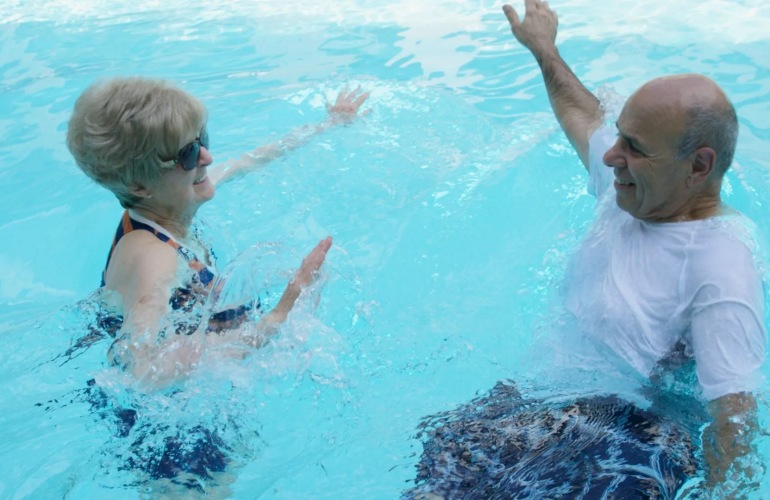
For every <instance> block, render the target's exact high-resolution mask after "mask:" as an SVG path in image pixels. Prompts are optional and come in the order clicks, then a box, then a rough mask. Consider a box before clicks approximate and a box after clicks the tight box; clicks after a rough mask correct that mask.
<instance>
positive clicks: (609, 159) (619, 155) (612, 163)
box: [602, 139, 627, 168]
mask: <svg viewBox="0 0 770 500" xmlns="http://www.w3.org/2000/svg"><path fill="white" fill-rule="evenodd" d="M602 161H603V162H604V164H605V165H607V166H608V167H610V168H615V167H620V168H622V167H625V166H627V165H626V158H625V156H623V151H622V150H621V147H620V139H618V140H616V141H615V144H613V145H612V147H611V148H610V149H608V150H607V152H606V153H604V157H603V158H602Z"/></svg>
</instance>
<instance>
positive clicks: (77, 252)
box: [0, 0, 770, 499]
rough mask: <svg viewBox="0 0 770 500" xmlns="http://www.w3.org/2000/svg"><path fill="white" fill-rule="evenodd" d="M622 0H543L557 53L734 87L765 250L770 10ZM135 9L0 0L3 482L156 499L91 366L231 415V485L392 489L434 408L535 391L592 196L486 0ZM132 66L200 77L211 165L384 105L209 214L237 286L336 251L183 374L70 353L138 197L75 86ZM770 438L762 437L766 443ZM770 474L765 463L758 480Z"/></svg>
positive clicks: (740, 187) (602, 75)
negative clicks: (104, 184)
mask: <svg viewBox="0 0 770 500" xmlns="http://www.w3.org/2000/svg"><path fill="white" fill-rule="evenodd" d="M602 3H603V2H591V1H588V0H564V1H554V2H551V4H552V6H553V7H554V8H555V9H556V10H557V12H558V13H559V19H560V26H561V28H560V33H559V43H560V48H561V52H562V55H563V56H564V57H565V59H566V60H567V61H568V62H569V63H570V64H571V66H572V68H573V70H574V71H575V73H576V74H577V75H578V76H579V77H580V78H581V79H582V80H583V81H584V82H585V83H586V84H587V86H588V87H589V88H591V89H593V90H597V91H599V92H600V93H601V95H602V96H603V97H604V98H605V99H606V101H607V102H608V103H609V106H610V107H611V108H614V109H617V108H618V107H619V105H620V104H621V103H622V100H623V98H624V96H627V95H629V94H630V92H632V91H633V90H634V89H635V88H637V87H638V86H639V85H640V84H641V83H643V82H644V81H646V80H648V79H650V78H654V77H656V76H661V75H664V74H670V73H682V72H700V73H704V74H707V75H709V76H711V77H712V78H714V79H715V80H716V81H717V82H718V83H719V84H720V85H722V86H723V87H724V88H725V90H726V91H727V93H728V95H729V96H730V98H731V99H732V101H733V102H734V104H735V106H736V108H737V111H738V115H739V119H740V125H741V129H740V139H739V144H738V151H737V154H736V161H735V163H734V166H733V169H732V170H731V172H730V173H729V174H728V179H727V183H726V185H725V189H724V197H725V199H726V200H727V202H728V203H730V204H731V205H733V206H735V207H736V208H738V209H739V210H741V211H743V212H744V213H746V214H747V215H748V216H749V217H751V218H752V219H753V220H754V221H756V222H757V224H758V225H759V227H760V229H761V231H762V234H761V237H762V239H763V242H764V243H765V245H766V246H768V245H770V240H769V239H768V237H769V236H770V233H769V232H768V230H767V228H768V227H770V215H768V212H767V209H766V206H765V203H766V200H765V197H766V193H767V192H768V188H770V159H768V155H767V152H768V151H770V125H768V122H767V116H770V113H769V112H770V98H768V96H770V60H768V59H767V56H766V55H767V49H768V43H770V32H768V31H767V29H766V27H767V26H768V25H769V24H768V23H770V8H769V7H767V6H766V5H765V4H764V3H763V1H761V0H742V1H737V0H736V1H727V0H705V1H698V2H696V1H694V0H671V1H669V2H661V3H659V4H657V5H654V6H651V5H647V4H645V3H640V2H635V1H631V0H618V1H616V2H613V3H612V5H611V6H609V5H601V4H602ZM135 4H136V2H128V1H114V2H103V1H102V2H100V1H97V0H90V1H77V2H76V1H71V2H70V1H64V0H54V1H46V2H42V1H36V0H35V1H24V2H21V1H20V0H18V1H13V0H12V1H11V2H5V5H4V6H5V8H4V12H5V13H4V15H3V16H2V19H0V42H1V43H0V90H1V91H0V137H1V138H2V141H0V152H1V153H2V157H3V158H4V162H3V164H2V166H1V167H0V182H2V185H3V186H4V187H5V190H4V196H3V197H2V201H0V335H2V338H3V347H2V349H0V384H2V390H0V408H2V412H0V429H2V430H0V433H2V439H1V440H0V465H2V469H3V470H4V474H3V477H2V479H0V497H2V498H26V497H29V498H59V497H69V498H98V497H102V496H106V495H109V496H110V497H112V498H116V499H117V498H137V497H139V496H141V495H142V494H145V493H147V494H151V492H148V491H147V490H146V489H144V488H146V486H143V485H141V484H140V485H136V484H135V483H136V478H135V477H134V476H132V474H131V472H127V471H125V470H122V469H121V467H120V465H121V463H122V462H121V459H120V458H119V457H125V456H127V455H128V454H130V453H131V450H130V449H129V444H128V443H127V442H126V440H121V439H117V438H116V437H115V433H114V429H113V428H111V427H110V426H111V424H110V423H109V422H107V421H105V420H104V419H102V418H100V417H99V415H98V412H95V411H94V409H93V408H92V407H91V405H90V403H89V402H88V401H87V399H84V397H83V390H84V388H86V387H87V382H88V381H89V380H91V379H94V380H96V383H97V384H98V386H99V387H101V388H102V389H103V390H104V391H105V392H106V393H107V394H108V395H109V396H110V398H112V400H114V401H117V402H118V403H120V404H128V405H133V406H136V407H139V408H141V409H142V414H141V416H140V418H141V419H142V421H143V422H167V423H168V425H171V426H175V427H178V428H179V429H189V428H191V427H193V426H194V425H195V423H196V422H199V421H203V422H207V423H209V424H211V425H213V426H217V427H218V428H219V429H220V431H221V432H222V433H223V434H224V435H226V436H227V437H228V439H229V442H231V443H233V444H234V445H237V446H238V447H240V448H239V451H238V452H237V454H238V455H239V456H241V457H243V463H241V464H240V465H239V466H238V467H236V468H234V477H233V478H232V481H231V484H230V490H231V492H232V495H233V496H234V497H236V498H257V497H259V498H334V499H337V498H358V497H365V498H372V499H375V498H382V499H390V498H397V497H398V496H399V494H400V492H402V491H404V490H405V489H406V488H408V487H409V486H410V485H411V483H410V481H411V480H412V479H413V478H414V477H415V464H416V463H417V460H418V458H419V454H420V452H421V444H420V442H419V441H418V440H416V439H415V434H416V427H417V425H418V423H419V422H420V419H421V418H423V417H425V416H426V415H429V414H432V413H435V412H437V411H441V410H446V409H449V408H453V407H455V406H456V405H458V404H461V403H464V402H467V401H469V400H471V399H472V398H473V397H474V396H476V395H478V394H481V393H484V392H485V391H487V390H489V389H490V388H491V387H492V386H494V384H495V382H496V381H498V380H500V379H505V378H514V379H519V380H530V381H531V382H530V383H531V384H532V385H533V386H536V385H537V381H536V380H535V381H532V379H533V378H535V377H534V374H535V373H538V374H540V373H541V372H540V371H539V370H540V369H542V363H541V361H542V360H546V359H547V358H548V357H549V356H550V354H551V353H549V352H548V350H549V349H550V348H551V347H546V346H552V344H551V343H549V342H548V340H547V338H548V334H549V330H550V327H549V325H550V318H551V315H552V311H553V304H554V302H555V301H557V300H558V284H559V282H560V278H561V275H562V272H563V270H564V267H565V264H566V262H567V259H568V257H569V255H570V252H571V250H572V249H573V248H574V246H575V244H576V243H577V241H579V238H580V235H581V234H583V231H584V230H585V228H586V225H587V224H588V222H589V221H590V217H591V213H592V212H591V209H592V206H593V199H592V198H591V197H589V196H588V195H587V194H586V191H585V176H584V173H583V170H582V167H581V166H580V164H579V161H578V159H577V157H576V155H575V154H574V152H573V151H572V150H571V149H570V147H569V144H568V143H567V141H566V139H565V137H564V136H563V134H562V133H561V131H560V129H559V128H558V124H557V122H556V120H555V119H554V117H553V115H552V114H551V111H550V107H549V104H548V100H547V97H546V95H545V92H544V88H543V84H542V81H541V78H540V74H539V71H538V69H537V67H536V65H535V63H534V61H533V59H532V57H531V55H529V54H528V53H527V52H526V51H525V50H524V49H523V48H521V47H520V46H519V45H518V44H517V43H516V42H515V40H514V39H513V37H512V36H511V34H510V31H509V28H508V26H507V23H506V22H505V18H504V16H503V14H502V12H501V10H500V5H499V4H498V3H495V2H490V1H484V0H477V1H470V0H467V1H460V0H450V1H445V2H441V3H436V2H428V1H424V0H419V1H407V0H398V1H397V0H393V1H390V0H381V1H377V2H373V1H367V0H342V1H336V2H329V1H327V2H321V1H315V2H313V1H311V2H304V3H303V4H302V5H299V6H298V5H296V4H287V3H285V2H278V1H273V0H265V1H251V2H245V1H244V2H237V3H236V4H232V3H230V2H224V1H221V0H219V1H216V0H215V1H212V2H206V4H205V5H202V6H196V7H195V8H192V7H190V5H189V4H188V3H185V2H181V1H179V0H170V1H168V2H143V3H142V6H141V8H138V7H137V6H136V5H135ZM514 6H515V7H517V8H521V7H522V6H523V2H522V4H521V5H519V4H516V3H514ZM685 13H686V15H684V14H685ZM114 75H145V76H152V77H159V78H165V79H169V80H172V81H175V82H178V83H179V84H180V85H181V86H182V87H183V88H185V89H186V90H188V91H189V92H191V93H192V94H194V95H196V96H198V97H199V98H200V99H201V100H202V101H203V102H204V103H205V104H206V106H207V107H208V110H209V116H210V119H209V130H210V135H211V140H212V153H213V155H214V157H215V160H225V159H228V158H234V157H237V156H238V155H239V154H240V153H242V152H244V151H246V150H250V149H252V148H254V147H256V146H258V145H261V144H266V143H268V142H271V141H274V140H278V139H280V138H281V137H282V136H283V135H284V134H285V133H288V132H289V131H290V130H292V129H293V128H294V127H298V126H301V125H303V124H308V123H315V122H318V121H321V120H322V119H323V118H324V116H325V101H326V99H332V98H333V97H334V96H335V94H336V92H338V91H339V90H341V89H342V88H344V87H345V86H349V87H356V86H360V87H361V88H362V89H365V90H368V91H370V92H371V97H370V99H369V100H368V101H367V104H366V107H367V108H368V109H370V110H371V112H370V113H369V114H368V115H367V116H366V117H365V118H364V119H362V120H359V121H357V122H356V123H354V124H352V125H349V126H344V127H339V128H337V129H333V130H330V131H328V132H326V133H324V134H323V135H322V136H319V137H317V138H315V139H314V140H312V141H311V142H310V143H308V144H307V145H306V146H304V147H302V148H300V149H298V150H297V151H295V152H293V153H291V154H290V155H288V156H287V157H285V158H283V159H281V160H279V161H276V162H275V163H273V164H271V165H268V166H267V167H266V168H264V169H263V170H261V171H259V172H254V173H252V174H250V175H249V176H247V177H244V178H242V179H239V180H237V181H234V182H233V183H230V184H228V185H225V186H223V187H222V188H221V189H220V190H219V191H218V193H217V196H216V198H215V199H214V200H213V201H212V202H211V203H209V204H207V205H205V206H204V207H203V208H202V209H201V211H200V212H199V215H200V216H201V221H202V223H203V224H204V225H205V226H206V228H207V232H208V235H209V236H210V238H211V239H212V241H213V242H214V249H215V251H216V252H217V255H218V256H219V263H220V268H221V269H222V270H223V272H224V273H225V274H227V275H228V276H232V277H233V279H232V287H233V289H232V293H233V294H234V296H236V295H238V294H241V295H243V294H246V295H249V294H250V295H252V296H253V295H254V294H262V295H263V296H265V294H267V295H268V296H269V295H270V293H271V292H273V291H275V290H280V287H281V284H282V283H284V282H285V280H286V279H287V276H289V275H290V273H291V270H292V269H293V268H295V267H296V266H297V265H298V264H299V262H300V260H301V258H302V256H303V255H304V254H305V252H307V251H308V250H309V249H310V248H312V246H313V245H314V244H315V243H316V242H317V241H318V240H319V239H320V238H322V237H324V236H325V235H327V234H330V235H332V236H333V237H334V247H333V248H332V250H331V251H330V253H329V256H328V259H327V262H326V264H325V267H324V272H323V276H322V279H321V281H320V282H319V283H318V284H317V286H316V287H315V288H314V289H312V290H310V291H309V293H308V294H306V295H305V296H303V297H302V299H301V300H300V302H299V303H298V306H297V308H296V310H295V311H294V313H293V314H292V316H291V318H290V320H289V321H288V324H287V325H286V326H285V328H284V329H283V331H282V333H281V335H280V336H279V337H278V338H277V339H276V341H275V342H274V343H272V345H270V346H269V347H267V348H265V349H262V350H260V351H259V352H256V353H255V354H254V356H252V357H251V358H250V359H249V360H246V361H245V362H243V363H234V362H217V363H215V362H212V363H210V364H209V365H206V366H205V367H204V368H203V369H201V370H200V372H199V373H197V374H196V375H195V376H193V377H192V378H191V379H190V380H189V381H188V382H186V383H185V384H184V386H183V387H182V388H181V390H180V391H179V392H178V393H176V394H168V393H159V394H149V395H143V396H137V395H136V394H133V393H131V391H128V390H127V389H126V387H127V382H126V381H125V380H124V379H123V378H122V376H121V375H120V374H118V373H116V372H114V371H113V370H111V369H110V368H108V367H107V366H106V363H105V353H106V349H107V347H108V345H107V343H106V342H97V343H96V344H94V345H93V346H91V347H90V348H89V349H87V350H85V351H79V352H78V353H77V356H76V357H73V358H72V359H68V358H67V357H66V356H62V354H63V353H64V352H66V351H67V349H68V348H69V347H70V346H71V345H72V343H73V342H74V341H75V340H77V339H78V338H80V337H81V336H82V335H83V334H84V333H85V332H86V331H87V326H86V325H87V323H88V320H89V318H90V314H91V313H90V312H89V311H88V310H87V308H86V305H87V304H88V301H87V299H88V298H89V297H90V296H91V294H92V293H93V292H94V290H95V289H96V287H97V286H98V284H99V279H100V273H101V271H102V269H103V266H104V261H105V259H106V253H107V251H108V246H109V242H110V241H111V239H112V236H113V234H114V230H115V227H116V225H117V222H118V220H119V217H120V214H121V208H120V206H119V205H118V203H117V202H116V200H115V199H114V197H112V195H111V194H109V193H108V192H107V191H105V190H104V189H102V188H100V187H99V186H96V185H94V184H93V183H92V182H90V181H89V180H88V179H87V178H86V177H85V176H84V175H83V174H82V173H81V172H80V171H79V170H78V169H77V168H76V166H75V165H74V162H73V160H72V159H71V157H70V155H69V152H68V151H67V149H66V146H65V133H66V124H67V120H68V118H69V115H70V112H71V110H72V106H73V104H74V101H75V99H76V98H77V96H78V95H79V94H80V92H81V91H82V90H83V89H84V88H85V87H86V86H87V85H89V84H90V83H91V82H92V81H94V80H96V79H99V78H104V77H109V76H114ZM543 362H544V361H543ZM765 371H766V372H767V369H766V370H765ZM593 377H594V378H598V379H600V380H603V379H605V378H606V377H607V374H606V373H603V372H598V373H594V374H593ZM607 383H608V384H609V381H607ZM569 386H570V383H569V381H566V380H565V381H564V387H569ZM759 396H760V405H761V415H760V417H761V422H760V423H761V424H762V425H763V427H764V428H767V424H768V422H767V421H768V403H767V400H766V395H765V394H764V392H762V393H761V394H760V395H759ZM118 403H116V404H118ZM757 446H758V448H759V457H760V458H759V460H760V461H768V460H770V447H769V446H768V442H767V439H766V438H765V437H762V438H760V440H759V441H758V443H757ZM132 484H133V485H132ZM769 493H770V478H766V477H765V478H763V480H762V483H761V485H760V487H759V490H758V491H757V492H755V493H752V495H754V497H755V498H764V497H766V496H768V494H769Z"/></svg>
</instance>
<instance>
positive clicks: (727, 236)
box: [688, 212, 766, 280]
mask: <svg viewBox="0 0 770 500" xmlns="http://www.w3.org/2000/svg"><path fill="white" fill-rule="evenodd" d="M688 261H689V264H690V269H691V270H693V271H694V272H696V274H699V275H701V276H712V277H714V276H721V275H725V276H732V277H733V278H734V277H736V276H741V277H742V278H743V279H749V278H750V277H751V276H753V277H755V278H756V279H759V280H764V277H765V274H766V255H765V249H764V248H763V246H762V244H761V238H760V236H759V229H758V227H757V225H756V224H755V223H754V222H753V221H752V220H751V219H749V218H748V217H746V216H745V215H743V214H741V213H740V212H730V213H728V214H725V215H720V216H717V217H713V218H710V219H705V220H703V221H702V223H701V224H700V225H699V228H698V231H697V232H696V233H695V234H694V236H693V240H692V243H691V244H690V248H689V251H688Z"/></svg>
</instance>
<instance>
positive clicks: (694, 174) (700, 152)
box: [687, 147, 717, 187]
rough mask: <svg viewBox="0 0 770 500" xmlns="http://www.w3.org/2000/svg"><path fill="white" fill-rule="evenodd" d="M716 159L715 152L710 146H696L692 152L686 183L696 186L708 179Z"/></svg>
mask: <svg viewBox="0 0 770 500" xmlns="http://www.w3.org/2000/svg"><path fill="white" fill-rule="evenodd" d="M716 161H717V152H716V151H714V150H713V149H711V148H708V147H703V148H698V149H696V150H695V152H694V153H693V157H692V162H691V163H690V176H689V177H688V178H687V185H688V186H690V187H692V186H697V185H698V184H701V183H703V182H705V181H706V179H708V177H709V176H710V175H711V172H713V171H714V167H715V165H716Z"/></svg>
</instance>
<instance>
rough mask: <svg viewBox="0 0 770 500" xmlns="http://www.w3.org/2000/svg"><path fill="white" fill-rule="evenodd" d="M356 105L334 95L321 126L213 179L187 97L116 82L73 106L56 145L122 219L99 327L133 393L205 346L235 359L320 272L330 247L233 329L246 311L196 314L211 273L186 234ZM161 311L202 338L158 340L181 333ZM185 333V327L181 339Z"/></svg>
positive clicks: (179, 372) (199, 109)
mask: <svg viewBox="0 0 770 500" xmlns="http://www.w3.org/2000/svg"><path fill="white" fill-rule="evenodd" d="M367 97H368V94H367V93H360V92H359V91H358V90H356V91H353V92H347V91H346V90H345V91H343V92H341V93H340V94H339V96H338V97H337V100H336V102H335V103H334V104H329V105H327V108H328V112H329V116H328V118H327V119H326V121H324V122H322V123H320V124H318V125H316V126H314V127H310V128H305V129H302V130H300V131H297V132H295V133H293V134H290V135H289V136H287V137H286V138H285V139H284V140H283V141H280V142H278V143H276V144H273V145H269V146H265V147H262V148H258V149H256V150H255V151H253V152H251V153H247V154H246V155H244V156H243V157H242V158H241V159H239V160H236V161H233V162H231V163H229V164H226V165H224V166H222V167H220V168H217V167H213V166H212V162H213V158H212V156H211V153H210V151H209V134H208V131H207V129H206V119H207V114H206V108H205V107H204V106H203V104H202V103H201V102H200V101H198V100H197V99H196V98H195V97H193V96H191V95H189V94H188V93H186V92H184V91H182V90H180V89H178V88H176V87H174V86H172V85H170V84H168V83H166V82H163V81H157V80H150V79H144V78H115V79H112V80H108V81H104V82H99V83H96V84H94V85H92V86H91V87H90V88H88V89H87V90H86V91H85V92H84V93H83V94H82V95H81V96H80V98H79V99H78V100H77V102H76V104H75V109H74V113H73V115H72V118H71V119H70V122H69V128H68V132H67V145H68V147H69V149H70V151H71V152H72V154H73V156H74V157H75V161H76V162H77V164H78V166H79V167H80V168H81V169H82V170H83V171H84V172H85V173H86V174H87V175H88V176H89V177H91V178H92V179H93V180H95V181H96V182H97V183H99V184H100V185H102V186H104V187H105V188H107V189H109V190H110V191H111V192H112V193H113V194H115V196H116V197H117V198H118V200H119V201H120V204H121V205H122V206H123V207H124V208H125V209H126V210H125V212H124V213H123V217H122V219H121V221H120V224H119V226H118V230H117V233H116V235H115V239H114V241H113V243H112V247H111V249H110V252H109V256H108V258H107V264H106V267H105V269H104V273H103V275H102V287H103V289H104V291H105V292H107V293H105V294H104V296H105V305H104V307H105V310H106V311H108V316H106V317H105V318H104V321H102V323H103V325H105V326H104V327H105V329H106V330H108V331H110V330H111V332H110V333H111V334H114V336H115V340H114V343H113V344H112V346H111V348H110V352H109V357H110V360H111V362H113V363H114V364H116V365H118V366H122V367H124V368H125V369H126V370H128V371H130V372H131V373H132V374H133V375H134V376H135V377H137V378H138V379H139V380H141V381H142V382H145V383H148V384H151V385H164V384H167V383H169V382H172V381H174V380H176V379H178V378H180V377H183V376H185V375H186V374H187V373H189V372H190V370H192V369H194V367H195V366H196V364H197V363H198V361H199V360H200V357H201V355H202V353H203V351H204V349H205V347H206V346H211V345H217V346H219V347H220V349H221V348H223V346H226V347H225V349H226V350H229V352H230V353H231V354H234V355H244V354H245V353H247V352H248V348H250V347H255V346H259V345H261V343H263V342H264V340H265V339H266V338H267V336H268V335H270V334H271V333H272V332H273V331H274V329H275V326H276V325H278V324H280V323H281V322H282V321H284V320H285V318H286V316H287V314H288V313H289V311H290V310H291V308H292V306H293V305H294V302H295V301H296V300H297V297H298V296H299V294H300V292H301V290H302V288H303V287H304V286H306V285H308V284H309V283H310V282H311V281H312V279H313V276H314V273H315V272H316V271H317V270H318V269H319V267H320V266H321V265H322V264H323V262H324V259H325V257H326V253H327V251H328V250H329V247H330V246H331V243H332V240H331V237H326V238H324V239H322V240H321V241H320V242H319V243H318V245H316V247H315V248H314V249H313V250H312V251H311V252H310V253H309V254H308V255H307V257H305V259H304V260H303V261H302V265H301V267H300V268H299V270H298V271H297V273H296V274H295V276H294V278H293V279H292V280H291V282H290V283H289V284H288V286H287V287H286V290H285V291H284V293H283V295H282V296H281V298H280V300H279V302H278V303H277V305H276V306H275V307H274V308H273V309H272V310H271V311H269V312H266V313H265V314H264V315H263V316H262V318H261V321H260V324H259V325H258V327H257V328H250V329H245V328H238V325H239V324H240V323H242V319H243V318H244V317H245V316H246V313H247V312H248V311H249V309H250V307H254V306H252V305H248V304H246V305H243V306H241V307H239V308H236V309H231V310H227V311H221V312H220V313H218V314H215V315H212V316H211V317H210V318H205V317H204V316H203V315H202V314H203V313H201V312H200V311H201V309H202V308H201V304H203V303H205V301H206V300H207V299H208V298H209V296H210V295H212V294H215V293H216V290H214V289H213V288H214V283H215V276H216V268H215V262H214V256H213V254H212V252H211V251H210V249H209V247H208V246H207V245H205V244H204V243H203V242H202V241H201V236H200V234H199V232H198V231H197V229H196V226H195V224H194V217H195V214H196V213H197V211H198V209H199V208H200V206H201V205H203V204H204V203H206V202H207V201H209V200H211V199H212V198H213V197H214V193H215V190H216V186H217V185H218V184H220V183H222V182H224V181H226V180H229V179H232V178H233V177H235V176H237V175H238V174H239V173H242V172H245V171H248V170H249V169H253V168H255V167H259V166H262V165H264V164H266V163H268V162H270V161H272V160H274V159H276V158H278V157H280V156H281V155H283V154H285V153H286V152H287V151H289V150H292V149H294V148H295V147H297V146H299V145H301V144H302V143H304V142H305V141H306V140H307V139H308V138H310V137H311V136H312V135H314V134H316V133H319V132H322V131H323V130H325V129H327V128H329V127H331V126H333V125H335V124H338V123H345V122H349V121H351V120H353V119H355V118H356V116H357V114H358V110H359V108H360V106H361V104H362V103H363V102H364V101H365V100H366V98H367ZM256 307H259V306H258V304H257V305H256ZM172 311H176V312H180V311H181V312H182V313H189V314H190V315H193V316H195V314H198V315H200V317H194V318H193V321H192V324H193V328H192V330H193V331H196V330H197V331H198V332H201V333H203V332H206V333H209V334H208V335H204V334H195V335H167V334H166V331H167V330H169V329H172V330H175V331H177V332H179V330H180V329H181V330H184V328H183V327H180V326H179V325H178V322H174V321H171V322H170V323H172V324H170V325H169V324H167V323H169V321H166V319H167V318H168V315H169V313H170V312H172ZM189 330H190V328H189V325H188V328H187V331H185V332H184V333H192V332H191V331H189ZM210 332H216V333H210ZM244 332H247V333H244Z"/></svg>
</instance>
